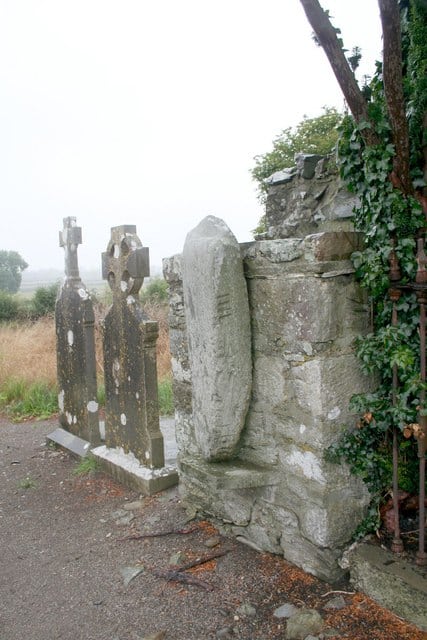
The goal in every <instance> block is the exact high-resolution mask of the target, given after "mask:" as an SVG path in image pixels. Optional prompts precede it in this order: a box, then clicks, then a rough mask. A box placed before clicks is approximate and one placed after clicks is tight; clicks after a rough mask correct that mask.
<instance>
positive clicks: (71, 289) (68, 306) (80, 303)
mask: <svg viewBox="0 0 427 640" xmlns="http://www.w3.org/2000/svg"><path fill="white" fill-rule="evenodd" d="M81 242H82V230H81V227H77V226H76V218H74V217H68V218H64V228H63V230H62V231H61V232H60V234H59V244H60V246H61V247H63V248H64V251H65V279H64V282H63V284H62V286H61V288H60V290H59V293H58V298H57V301H56V307H55V323H56V339H57V372H58V373H57V375H58V389H59V395H58V404H59V422H60V424H61V426H62V427H63V428H64V429H65V430H66V431H68V432H70V433H72V434H74V435H75V436H79V437H80V438H83V439H84V440H87V441H89V442H90V443H91V444H93V445H95V444H98V443H99V442H100V434H99V419H98V403H97V385H96V359H95V327H94V324H95V318H94V312H93V305H92V300H91V297H90V294H89V291H88V290H87V288H86V287H85V285H84V284H83V282H82V281H81V279H80V275H79V267H78V259H77V248H78V245H79V244H81Z"/></svg>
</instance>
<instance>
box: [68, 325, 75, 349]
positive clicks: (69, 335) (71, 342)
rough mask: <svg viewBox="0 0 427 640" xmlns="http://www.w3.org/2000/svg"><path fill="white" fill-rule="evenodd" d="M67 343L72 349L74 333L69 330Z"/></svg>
mask: <svg viewBox="0 0 427 640" xmlns="http://www.w3.org/2000/svg"><path fill="white" fill-rule="evenodd" d="M67 342H68V344H69V346H70V347H72V346H73V344H74V333H73V332H72V331H71V329H69V330H68V332H67Z"/></svg>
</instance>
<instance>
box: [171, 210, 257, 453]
mask: <svg viewBox="0 0 427 640" xmlns="http://www.w3.org/2000/svg"><path fill="white" fill-rule="evenodd" d="M183 286H184V300H185V314H186V320H187V331H188V345H189V358H190V367H191V370H192V374H193V376H192V381H193V388H192V396H193V416H194V427H195V433H196V439H197V442H198V445H199V448H200V451H201V454H202V456H203V458H204V459H205V460H210V461H214V460H228V459H231V458H233V457H234V456H235V455H236V448H237V444H238V442H239V438H240V434H241V431H242V429H243V427H244V424H245V418H246V413H247V410H248V406H249V399H250V394H251V384H252V356H251V328H250V317H249V303H248V292H247V288H246V282H245V278H244V275H243V262H242V258H241V255H240V248H239V245H238V243H237V240H236V238H235V237H234V235H233V234H232V233H231V231H230V229H229V228H228V227H227V225H226V224H225V223H224V222H223V221H222V220H220V219H218V218H215V217H214V216H208V217H206V218H204V220H202V221H201V222H200V224H199V225H198V226H197V227H196V228H195V229H193V230H192V231H191V232H190V233H189V234H188V235H187V238H186V241H185V245H184V252H183Z"/></svg>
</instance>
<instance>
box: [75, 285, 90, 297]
mask: <svg viewBox="0 0 427 640" xmlns="http://www.w3.org/2000/svg"><path fill="white" fill-rule="evenodd" d="M78 294H79V296H80V297H81V299H82V300H89V298H90V295H89V292H88V291H86V289H83V287H80V289H79V290H78Z"/></svg>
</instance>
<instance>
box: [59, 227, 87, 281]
mask: <svg viewBox="0 0 427 640" xmlns="http://www.w3.org/2000/svg"><path fill="white" fill-rule="evenodd" d="M63 222H64V228H63V230H62V231H60V232H59V246H60V247H63V248H64V250H65V276H66V278H67V280H80V274H79V264H78V260H77V247H78V245H79V244H81V243H82V228H81V227H77V226H76V218H74V217H72V216H69V217H68V218H64V220H63Z"/></svg>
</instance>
